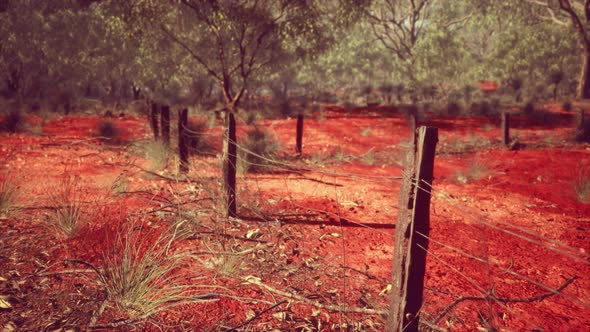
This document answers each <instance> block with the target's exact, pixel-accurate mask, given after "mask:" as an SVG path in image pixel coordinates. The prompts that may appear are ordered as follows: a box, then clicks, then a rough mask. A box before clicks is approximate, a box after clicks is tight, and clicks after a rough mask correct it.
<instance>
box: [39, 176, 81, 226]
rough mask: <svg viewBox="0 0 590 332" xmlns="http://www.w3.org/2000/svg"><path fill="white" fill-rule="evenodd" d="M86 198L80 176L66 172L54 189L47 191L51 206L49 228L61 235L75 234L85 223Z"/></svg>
mask: <svg viewBox="0 0 590 332" xmlns="http://www.w3.org/2000/svg"><path fill="white" fill-rule="evenodd" d="M87 198H88V195H87V194H86V192H85V191H84V188H82V184H81V178H80V177H79V176H76V175H73V174H69V173H68V172H66V174H65V175H64V176H62V178H61V179H60V181H59V183H58V184H57V186H56V187H55V189H53V190H51V191H50V192H49V201H50V204H51V205H52V206H53V209H52V210H51V211H52V213H51V215H50V217H49V224H48V226H49V228H50V229H51V230H52V231H54V232H56V233H57V234H59V235H61V236H65V237H71V236H74V235H76V234H77V233H78V232H79V231H80V230H81V229H82V228H83V227H84V226H85V225H86V223H87V216H86V213H85V205H86V204H87V203H88V202H87V201H86V199H87Z"/></svg>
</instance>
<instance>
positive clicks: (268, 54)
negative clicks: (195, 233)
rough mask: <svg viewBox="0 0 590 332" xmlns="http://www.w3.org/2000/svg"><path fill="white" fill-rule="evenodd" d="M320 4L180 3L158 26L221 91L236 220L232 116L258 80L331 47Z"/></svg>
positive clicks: (283, 0) (230, 204)
mask: <svg viewBox="0 0 590 332" xmlns="http://www.w3.org/2000/svg"><path fill="white" fill-rule="evenodd" d="M322 3H323V4H325V3H327V2H325V1H324V2H321V1H287V0H258V1H248V0H244V1H234V0H218V1H194V0H181V1H179V2H178V4H177V5H176V6H175V8H174V11H171V12H169V15H168V16H166V19H164V20H163V21H162V22H161V24H160V28H161V30H162V32H163V33H164V34H165V35H166V36H168V38H169V39H170V40H172V41H173V42H175V43H176V44H178V45H179V46H180V47H181V48H182V49H183V50H184V51H185V52H186V53H187V54H188V55H190V57H191V58H192V60H193V61H194V62H195V63H196V64H198V65H199V66H200V67H201V68H202V69H203V70H204V71H205V72H206V73H207V75H208V76H209V77H210V78H211V79H213V80H214V81H215V82H217V83H218V85H219V87H220V90H221V93H222V96H223V99H224V102H225V107H226V112H225V125H224V135H223V136H224V144H223V155H224V157H223V159H224V161H223V177H224V181H223V183H224V186H225V188H224V192H225V194H226V196H225V198H226V203H227V205H226V206H227V211H226V214H227V215H228V216H235V215H236V202H235V165H236V142H235V127H233V126H232V125H231V124H232V122H233V121H232V119H233V116H234V113H235V112H237V110H238V106H239V104H240V101H241V100H242V97H243V96H244V94H245V92H246V90H247V88H248V84H249V82H250V81H251V80H252V78H253V77H254V76H255V75H257V74H260V73H263V71H264V70H265V69H268V68H271V67H276V66H277V65H279V64H280V63H284V62H285V61H290V60H292V59H293V57H295V58H303V57H306V56H307V55H309V54H311V53H315V52H317V51H318V50H320V49H322V48H323V47H324V45H326V44H328V43H329V31H328V28H327V27H326V26H325V20H323V19H322V15H324V14H327V12H326V11H325V9H326V8H325V6H324V5H322ZM330 3H332V2H330ZM230 129H231V130H230Z"/></svg>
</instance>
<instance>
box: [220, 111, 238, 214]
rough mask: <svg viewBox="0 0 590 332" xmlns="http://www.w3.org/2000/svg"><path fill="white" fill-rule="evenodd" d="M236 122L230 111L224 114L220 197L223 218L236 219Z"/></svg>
mask: <svg viewBox="0 0 590 332" xmlns="http://www.w3.org/2000/svg"><path fill="white" fill-rule="evenodd" d="M236 156H237V146H236V120H235V117H234V113H233V112H232V111H231V109H228V110H227V111H226V112H225V121H224V127H223V168H222V177H223V178H222V184H223V188H222V195H224V197H223V198H224V206H223V207H224V208H225V211H224V213H225V217H236V216H237V208H236V159H237V157H236Z"/></svg>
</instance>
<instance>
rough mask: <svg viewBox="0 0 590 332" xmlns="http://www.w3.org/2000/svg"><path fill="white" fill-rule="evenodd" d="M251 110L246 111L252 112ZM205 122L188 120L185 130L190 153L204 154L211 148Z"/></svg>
mask: <svg viewBox="0 0 590 332" xmlns="http://www.w3.org/2000/svg"><path fill="white" fill-rule="evenodd" d="M252 113H253V112H248V114H252ZM207 127H208V125H207V123H205V122H203V121H189V122H188V124H187V126H186V128H185V129H184V130H185V133H186V138H187V142H186V143H187V145H188V148H189V151H190V153H191V154H206V153H207V152H209V151H210V150H211V144H210V143H209V141H208V140H207V136H206V130H207Z"/></svg>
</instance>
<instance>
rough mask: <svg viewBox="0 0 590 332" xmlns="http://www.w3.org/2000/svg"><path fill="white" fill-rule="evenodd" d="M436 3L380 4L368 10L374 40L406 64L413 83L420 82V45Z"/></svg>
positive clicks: (397, 0) (389, 0)
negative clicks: (417, 49) (418, 80)
mask: <svg viewBox="0 0 590 332" xmlns="http://www.w3.org/2000/svg"><path fill="white" fill-rule="evenodd" d="M435 1H436V0H376V1H373V2H372V3H371V4H370V5H369V6H367V7H365V8H366V9H365V14H366V17H367V18H368V19H369V22H370V24H371V28H372V31H373V34H374V36H375V37H376V38H377V40H379V42H380V43H381V44H382V45H383V46H384V47H385V48H386V49H387V50H389V51H390V52H391V53H392V54H394V55H395V56H396V57H397V58H398V59H399V60H400V61H401V62H402V63H403V68H402V69H403V70H404V71H405V74H406V75H407V76H408V77H409V80H410V82H412V83H414V82H415V81H416V72H415V70H416V68H415V67H416V57H417V54H416V49H415V48H416V45H417V43H418V41H419V40H420V38H422V36H423V35H424V30H425V27H426V25H427V24H428V22H429V20H430V19H431V14H432V7H433V6H432V5H433V3H434V2H435Z"/></svg>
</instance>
